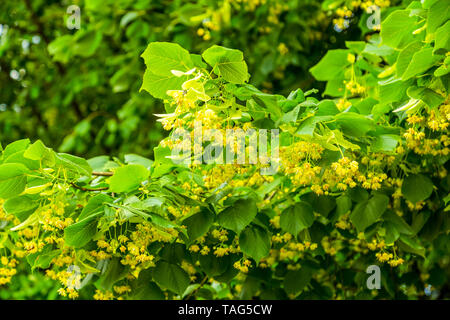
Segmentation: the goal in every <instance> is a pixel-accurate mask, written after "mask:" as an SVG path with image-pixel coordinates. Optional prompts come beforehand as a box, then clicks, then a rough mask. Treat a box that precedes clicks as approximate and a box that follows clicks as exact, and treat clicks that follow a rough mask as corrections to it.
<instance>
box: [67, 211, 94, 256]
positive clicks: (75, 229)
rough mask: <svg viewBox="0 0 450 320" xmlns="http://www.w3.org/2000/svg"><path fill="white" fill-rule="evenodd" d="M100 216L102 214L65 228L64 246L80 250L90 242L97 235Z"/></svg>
mask: <svg viewBox="0 0 450 320" xmlns="http://www.w3.org/2000/svg"><path fill="white" fill-rule="evenodd" d="M101 214H102V212H99V213H96V214H93V215H91V216H89V217H87V218H85V219H83V220H80V221H78V222H77V223H74V224H72V225H70V226H68V227H67V228H65V229H64V239H65V240H66V244H67V245H69V246H73V247H75V248H81V247H83V246H84V245H86V244H87V243H88V242H89V241H91V240H92V238H93V237H94V235H95V234H96V233H97V224H98V217H99V216H100V215H101Z"/></svg>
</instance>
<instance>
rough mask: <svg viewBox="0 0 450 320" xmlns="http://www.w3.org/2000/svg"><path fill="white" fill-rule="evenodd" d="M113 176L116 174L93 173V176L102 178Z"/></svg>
mask: <svg viewBox="0 0 450 320" xmlns="http://www.w3.org/2000/svg"><path fill="white" fill-rule="evenodd" d="M113 174H114V172H96V171H93V172H92V175H93V176H101V177H111V176H112V175H113Z"/></svg>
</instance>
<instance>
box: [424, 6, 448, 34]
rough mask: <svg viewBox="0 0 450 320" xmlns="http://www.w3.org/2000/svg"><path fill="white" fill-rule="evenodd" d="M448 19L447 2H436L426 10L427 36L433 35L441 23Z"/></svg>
mask: <svg viewBox="0 0 450 320" xmlns="http://www.w3.org/2000/svg"><path fill="white" fill-rule="evenodd" d="M449 19H450V5H449V3H448V0H441V1H436V2H435V3H434V4H433V5H432V6H431V7H430V9H429V10H428V17H427V35H429V34H432V33H434V32H435V31H436V30H437V28H439V27H440V26H441V25H442V24H443V23H445V22H446V21H448V20H449Z"/></svg>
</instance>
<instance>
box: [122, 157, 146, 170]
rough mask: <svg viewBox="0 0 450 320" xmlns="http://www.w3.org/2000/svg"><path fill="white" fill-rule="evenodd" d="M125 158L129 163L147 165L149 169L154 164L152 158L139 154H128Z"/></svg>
mask: <svg viewBox="0 0 450 320" xmlns="http://www.w3.org/2000/svg"><path fill="white" fill-rule="evenodd" d="M124 158H125V162H126V163H127V164H140V165H143V166H144V167H146V168H147V169H150V167H151V166H152V164H153V161H152V160H150V159H147V158H144V157H141V156H139V155H137V154H126V155H125V156H124Z"/></svg>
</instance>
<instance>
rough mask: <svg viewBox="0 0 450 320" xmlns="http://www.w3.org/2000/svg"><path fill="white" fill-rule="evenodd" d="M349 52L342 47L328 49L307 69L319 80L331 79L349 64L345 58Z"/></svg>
mask: <svg viewBox="0 0 450 320" xmlns="http://www.w3.org/2000/svg"><path fill="white" fill-rule="evenodd" d="M349 52H350V51H349V50H344V49H337V50H330V51H328V52H327V53H326V54H325V56H324V57H323V58H322V60H320V61H319V63H318V64H316V65H315V66H314V67H312V68H311V69H309V71H310V72H311V74H312V75H313V76H314V78H316V79H317V80H319V81H327V80H333V79H334V78H336V77H337V76H339V75H340V74H341V73H343V72H344V70H345V68H346V67H347V66H349V65H350V62H349V61H348V60H347V55H348V53H349Z"/></svg>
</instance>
